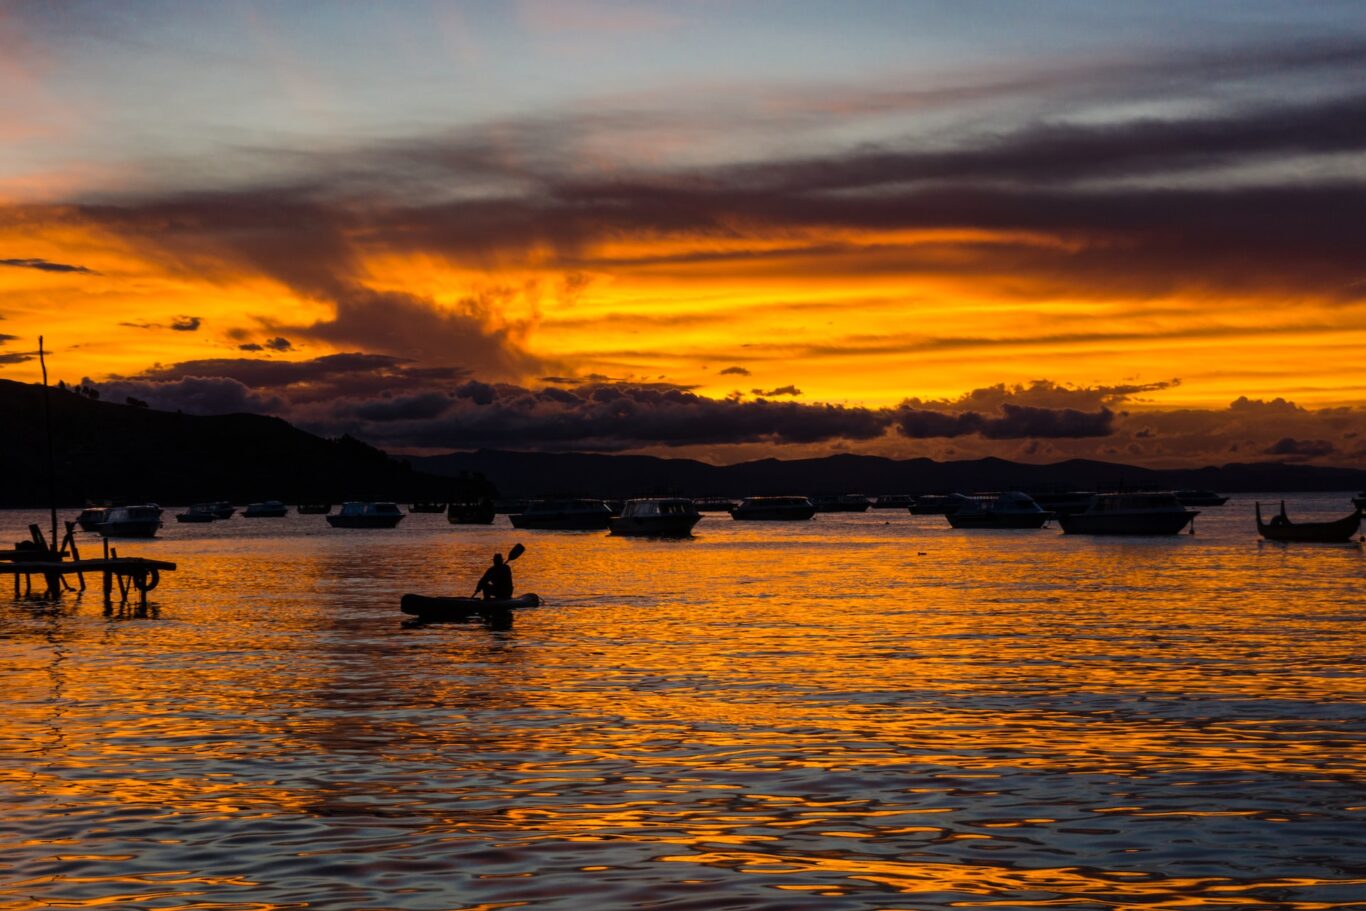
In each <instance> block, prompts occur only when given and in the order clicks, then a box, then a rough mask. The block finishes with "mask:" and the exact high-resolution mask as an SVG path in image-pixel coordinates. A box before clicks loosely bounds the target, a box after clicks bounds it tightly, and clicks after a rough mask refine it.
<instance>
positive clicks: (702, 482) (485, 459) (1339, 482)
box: [408, 449, 1366, 497]
mask: <svg viewBox="0 0 1366 911" xmlns="http://www.w3.org/2000/svg"><path fill="white" fill-rule="evenodd" d="M408 461H409V462H411V463H412V464H413V466H414V467H415V468H417V469H419V470H421V471H425V472H428V473H431V474H444V475H458V474H459V473H461V472H479V473H481V474H483V475H485V476H486V477H488V479H489V481H490V482H492V483H493V484H495V485H496V486H497V487H498V489H499V490H500V491H502V492H503V494H504V495H505V496H536V495H540V494H585V495H590V494H591V495H597V496H604V497H626V496H633V495H635V496H643V495H648V494H656V493H681V494H685V495H689V496H730V497H740V496H750V495H761V494H783V493H801V494H826V493H849V492H859V493H868V494H878V493H910V494H920V493H936V492H942V491H953V490H1003V489H1025V490H1030V489H1040V490H1046V489H1053V490H1066V489H1084V490H1089V489H1097V488H1099V489H1113V488H1122V487H1128V488H1148V489H1177V488H1186V487H1199V488H1205V487H1207V488H1212V489H1214V490H1219V491H1222V492H1225V493H1233V492H1238V491H1276V490H1353V491H1356V490H1362V489H1366V470H1360V469H1348V468H1317V467H1314V466H1311V465H1287V464H1282V463H1276V462H1261V463H1253V464H1233V465H1224V466H1222V467H1218V468H1214V467H1211V468H1198V469H1189V470H1158V469H1150V468H1139V467H1136V466H1133V465H1119V464H1114V463H1111V462H1096V461H1090V460H1087V459H1072V460H1070V461H1066V462H1056V463H1054V464H1051V465H1027V464H1023V463H1019V462H1009V461H1006V460H1004V459H975V460H972V461H963V462H936V461H934V460H932V459H908V460H896V459H886V458H881V457H878V456H860V455H835V456H829V457H827V458H822V459H792V460H779V459H761V460H759V461H756V462H742V463H740V464H738V465H726V466H716V465H708V464H706V463H705V462H698V461H695V460H692V459H661V458H655V457H652V456H621V455H593V454H587V453H535V452H501V451H496V450H482V449H481V450H479V451H477V452H453V453H450V454H448V455H441V456H427V457H422V458H410V459H409V460H408Z"/></svg>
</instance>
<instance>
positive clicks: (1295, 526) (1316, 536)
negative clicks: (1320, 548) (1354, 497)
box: [1256, 500, 1361, 544]
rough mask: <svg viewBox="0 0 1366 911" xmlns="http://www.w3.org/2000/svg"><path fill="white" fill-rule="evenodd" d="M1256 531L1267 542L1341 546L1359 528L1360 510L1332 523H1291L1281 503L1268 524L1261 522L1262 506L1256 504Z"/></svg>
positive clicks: (1282, 502)
mask: <svg viewBox="0 0 1366 911" xmlns="http://www.w3.org/2000/svg"><path fill="white" fill-rule="evenodd" d="M1256 511H1257V531H1258V532H1259V533H1260V534H1261V536H1262V537H1263V538H1266V539H1267V540H1268V541H1314V542H1317V543H1320V544H1341V543H1345V542H1347V541H1350V540H1352V535H1354V534H1356V533H1357V529H1358V528H1360V527H1361V508H1360V507H1357V510H1356V512H1354V513H1352V514H1351V515H1350V516H1345V517H1343V518H1341V519H1337V520H1336V521H1333V522H1291V521H1290V519H1289V517H1288V516H1286V514H1285V501H1284V500H1282V501H1281V511H1280V514H1279V515H1275V516H1272V517H1271V521H1270V522H1263V521H1262V504H1261V503H1257V504H1256Z"/></svg>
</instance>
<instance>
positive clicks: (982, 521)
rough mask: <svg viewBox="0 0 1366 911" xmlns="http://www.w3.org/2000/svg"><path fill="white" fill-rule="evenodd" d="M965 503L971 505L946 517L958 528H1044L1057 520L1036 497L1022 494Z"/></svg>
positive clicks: (965, 498) (1015, 492)
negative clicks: (1040, 504)
mask: <svg viewBox="0 0 1366 911" xmlns="http://www.w3.org/2000/svg"><path fill="white" fill-rule="evenodd" d="M963 499H964V500H966V501H967V502H965V503H963V504H962V505H961V506H959V507H958V508H957V509H955V510H954V511H953V512H950V513H946V515H945V517H946V518H947V519H948V520H949V524H950V525H952V526H953V527H954V528H1043V526H1044V523H1045V522H1047V521H1048V520H1049V519H1051V518H1052V517H1053V514H1052V513H1050V512H1047V511H1045V510H1044V509H1042V508H1040V506H1039V504H1038V503H1035V502H1034V498H1033V497H1031V496H1030V495H1029V494H1027V493H1021V492H1020V491H1018V490H1008V491H1006V492H1005V493H1002V494H1000V495H998V496H996V497H995V498H990V497H984V498H973V497H964V498H963Z"/></svg>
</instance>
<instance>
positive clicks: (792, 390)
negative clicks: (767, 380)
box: [750, 385, 802, 398]
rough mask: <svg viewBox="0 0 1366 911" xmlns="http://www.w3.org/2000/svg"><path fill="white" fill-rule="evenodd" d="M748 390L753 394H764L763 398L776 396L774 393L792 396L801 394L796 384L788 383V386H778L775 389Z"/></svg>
mask: <svg viewBox="0 0 1366 911" xmlns="http://www.w3.org/2000/svg"><path fill="white" fill-rule="evenodd" d="M750 392H751V393H753V394H754V395H759V396H764V397H765V398H773V397H774V396H776V395H794V396H795V395H801V394H802V391H801V390H800V389H798V388H797V387H796V386H791V385H789V386H779V387H778V388H777V389H751V390H750Z"/></svg>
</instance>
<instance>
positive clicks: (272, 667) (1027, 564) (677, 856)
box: [0, 495, 1366, 911]
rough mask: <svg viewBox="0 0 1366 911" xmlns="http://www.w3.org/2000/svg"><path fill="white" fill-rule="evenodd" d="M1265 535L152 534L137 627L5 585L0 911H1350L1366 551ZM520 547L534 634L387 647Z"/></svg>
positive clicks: (1238, 516) (200, 529)
mask: <svg viewBox="0 0 1366 911" xmlns="http://www.w3.org/2000/svg"><path fill="white" fill-rule="evenodd" d="M1290 508H1291V511H1292V517H1300V516H1301V515H1302V516H1303V517H1304V518H1309V517H1310V516H1311V515H1317V516H1320V517H1329V516H1333V515H1340V514H1343V513H1345V512H1347V511H1348V509H1349V507H1348V506H1347V500H1346V499H1345V497H1342V496H1338V497H1326V496H1317V495H1316V496H1313V497H1300V498H1297V499H1294V500H1292V501H1291V502H1290ZM1251 509H1252V507H1251V502H1250V501H1249V500H1246V499H1235V500H1234V501H1232V502H1230V503H1229V505H1227V506H1225V507H1223V508H1218V509H1206V510H1205V511H1204V512H1203V514H1202V515H1201V516H1200V518H1199V519H1198V520H1197V534H1196V535H1194V536H1187V535H1182V536H1179V537H1175V538H1165V539H1145V540H1129V541H1123V540H1105V539H1087V538H1081V537H1071V536H1062V535H1060V534H1058V533H1057V531H1056V530H1055V529H1053V528H1049V529H1044V530H1042V531H1037V532H985V531H976V532H967V531H962V532H960V531H954V530H952V529H949V528H948V527H947V524H946V523H945V522H944V520H943V519H942V518H939V517H933V516H910V515H909V514H907V513H906V512H905V511H904V510H902V511H891V510H888V511H878V510H875V511H870V512H869V513H867V514H864V515H853V516H821V517H819V518H818V519H817V520H816V521H814V522H809V523H795V524H787V523H784V524H768V523H741V522H733V521H731V520H730V519H729V518H725V517H720V518H718V517H716V516H715V515H712V516H709V517H708V518H707V519H706V520H705V521H704V522H703V523H702V524H701V525H699V526H698V532H697V537H696V538H695V539H694V540H691V541H681V542H665V541H632V540H621V539H615V538H610V537H607V536H605V535H602V534H597V533H564V532H514V531H513V530H512V529H511V528H510V527H509V526H508V525H507V524H506V523H507V519H506V517H500V518H499V520H498V524H497V525H495V526H493V527H492V528H470V527H455V526H451V525H449V524H448V523H447V522H446V521H445V518H444V517H443V516H439V515H437V516H433V515H414V516H410V517H408V518H407V519H406V520H405V521H404V522H403V524H402V525H401V526H400V528H399V529H397V530H395V531H340V530H332V529H330V528H328V527H327V526H326V525H325V523H324V522H323V519H322V518H321V517H317V516H295V515H291V516H290V517H289V518H287V519H283V520H268V519H263V520H244V519H242V518H240V516H239V517H236V518H233V519H232V520H230V521H228V522H225V523H217V524H214V525H208V526H190V525H177V524H175V523H174V521H169V520H170V514H169V513H168V515H167V519H168V524H167V527H166V529H165V530H164V532H163V536H162V538H160V539H158V540H155V541H150V542H125V543H123V544H121V545H120V550H121V551H122V552H123V553H125V554H140V555H144V556H155V557H159V558H163V559H168V560H173V561H176V562H177V563H178V564H179V567H180V568H179V571H177V572H175V573H173V574H168V576H167V577H166V578H165V580H164V581H163V582H162V585H161V586H160V587H159V588H158V589H156V590H155V591H154V592H152V595H151V605H150V607H149V609H148V610H147V611H146V612H140V611H135V610H120V609H115V610H114V611H112V612H109V613H106V612H105V611H104V610H103V607H102V605H101V604H100V602H99V599H98V595H97V594H96V592H97V590H98V583H96V584H95V585H92V589H91V592H90V593H89V594H87V595H85V596H84V597H79V598H78V597H74V596H68V597H67V598H66V599H64V600H63V601H62V602H61V603H60V604H59V605H55V606H54V605H50V604H43V603H39V602H25V601H13V600H11V599H10V591H9V589H8V588H7V587H0V592H3V600H2V601H0V673H2V675H3V676H0V679H2V680H3V683H4V702H3V717H0V909H6V911H9V909H21V908H25V909H26V908H47V907H59V908H71V907H87V906H90V907H95V906H100V907H107V908H138V909H172V908H195V909H266V908H328V909H331V908H356V909H362V908H363V909H423V911H437V909H442V911H444V909H496V908H513V907H531V908H538V909H583V908H627V907H649V908H661V909H688V908H697V909H717V908H747V909H748V908H760V909H767V908H771V909H781V908H791V907H794V906H802V907H811V908H821V909H845V908H849V909H923V908H948V907H955V908H972V907H996V908H1034V907H1045V906H1060V907H1066V908H1070V909H1093V908H1095V909H1100V908H1117V907H1118V908H1126V907H1143V908H1197V907H1205V906H1214V907H1220V908H1261V907H1267V908H1303V909H1311V908H1312V909H1325V908H1359V909H1366V709H1364V708H1363V693H1366V682H1364V680H1363V677H1364V676H1366V666H1364V664H1363V655H1366V632H1363V629H1366V596H1363V583H1366V558H1363V552H1362V549H1361V548H1360V546H1357V545H1351V546H1326V545H1299V546H1285V545H1275V544H1269V543H1262V542H1259V541H1258V539H1257V537H1256V532H1255V529H1253V527H1252V520H1251ZM39 519H40V517H39V516H38V515H37V514H24V513H0V535H3V537H0V541H5V542H8V541H13V540H17V539H18V538H20V537H23V536H25V535H24V532H23V529H24V527H25V526H26V524H27V523H28V522H30V521H37V520H39ZM516 540H520V541H522V542H523V543H524V544H525V545H526V546H527V553H526V555H525V556H524V557H523V558H522V559H521V560H519V561H518V562H517V563H516V564H515V568H516V570H517V584H518V589H519V591H535V592H538V593H540V594H541V595H542V597H543V598H544V599H545V601H546V603H545V606H544V607H542V608H539V609H536V610H529V611H525V612H522V613H520V614H518V615H517V617H516V619H515V622H514V624H513V625H512V627H511V628H509V629H493V628H490V627H489V626H488V625H486V624H482V623H479V622H471V623H458V624H442V625H432V626H425V627H415V628H412V627H405V626H404V625H402V623H401V619H402V617H401V615H400V614H399V612H398V599H399V596H400V595H401V594H402V593H403V592H406V591H420V592H426V593H432V594H467V593H468V591H469V589H470V588H472V587H473V580H474V579H475V578H477V576H478V574H479V572H480V571H482V568H483V566H484V564H486V563H487V561H488V558H489V555H490V554H491V553H492V552H493V551H494V550H506V548H507V547H508V546H509V545H511V544H512V543H513V542H514V541H516ZM82 541H83V542H84V547H85V549H86V551H87V554H89V553H92V552H95V551H97V550H98V539H97V538H95V537H94V536H90V535H86V536H84V537H83V538H82ZM4 585H5V586H8V583H7V582H5V583H4Z"/></svg>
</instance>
